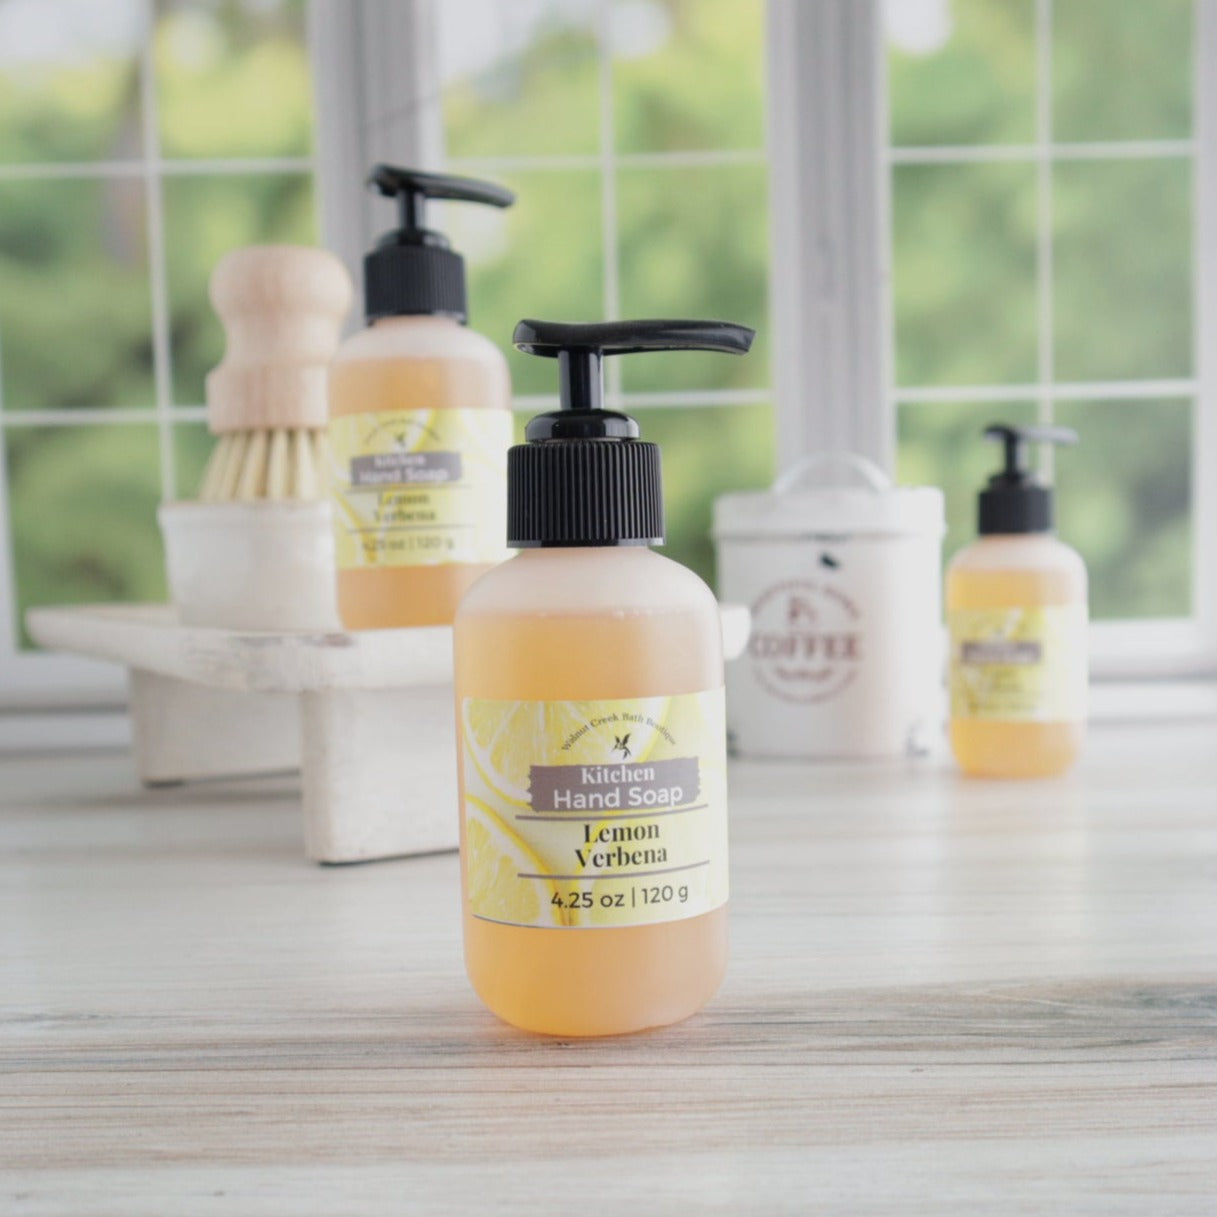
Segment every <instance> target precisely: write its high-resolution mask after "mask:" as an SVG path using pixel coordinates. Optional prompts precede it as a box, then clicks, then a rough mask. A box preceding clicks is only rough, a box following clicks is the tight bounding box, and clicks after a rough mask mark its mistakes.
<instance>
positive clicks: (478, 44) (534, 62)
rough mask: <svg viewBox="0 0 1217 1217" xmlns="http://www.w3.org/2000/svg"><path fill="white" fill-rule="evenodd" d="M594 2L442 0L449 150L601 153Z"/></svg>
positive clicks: (461, 154) (440, 16) (521, 153)
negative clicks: (453, 0) (449, 0)
mask: <svg viewBox="0 0 1217 1217" xmlns="http://www.w3.org/2000/svg"><path fill="white" fill-rule="evenodd" d="M598 8H599V4H598V0H534V2H533V3H529V4H503V3H502V2H501V0H462V2H461V3H459V4H453V3H446V4H442V5H437V6H436V11H437V15H438V19H439V31H440V64H441V72H442V76H443V80H444V82H445V87H444V132H445V137H446V143H447V149H448V154H449V155H450V156H453V157H476V156H525V155H527V156H552V155H557V154H564V155H571V154H577V153H595V152H597V151H598V150H599V147H600V51H599V43H598V40H597V22H598Z"/></svg>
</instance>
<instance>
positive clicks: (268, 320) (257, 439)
mask: <svg viewBox="0 0 1217 1217" xmlns="http://www.w3.org/2000/svg"><path fill="white" fill-rule="evenodd" d="M211 302H212V304H213V306H214V307H215V310H216V312H217V313H218V314H219V316H220V319H221V320H222V321H223V323H224V330H225V333H226V336H227V348H226V350H225V352H224V359H223V361H222V362H221V363H220V365H219V366H218V367H216V368H215V369H214V370H213V371H212V372H211V373H210V374H209V375H208V377H207V414H208V424H209V426H210V428H211V430H212V432H213V433H214V434H215V435H216V436H217V437H218V442H217V444H216V447H215V450H214V451H213V452H212V454H211V459H210V460H209V461H208V463H207V468H206V470H205V471H204V473H203V482H202V488H201V490H200V493H199V498H200V499H202V500H203V501H204V502H207V503H213V502H231V501H238V502H249V501H251V500H256V499H324V498H325V497H326V494H327V489H328V488H327V486H326V474H325V470H326V464H327V462H326V450H325V445H326V439H325V434H326V423H327V409H326V377H327V370H328V367H329V362H330V360H331V358H332V357H333V355H334V351H335V350H336V349H337V346H338V340H339V330H340V328H341V325H342V321H343V318H344V317H345V316H346V315H347V312H348V311H349V310H350V307H351V281H350V278H349V277H348V275H347V273H346V270H345V268H344V267H343V265H342V263H341V262H339V261H338V259H337V258H335V257H334V256H333V255H332V254H329V253H326V252H325V251H324V250H320V249H306V248H303V247H297V246H291V245H255V246H251V247H249V248H247V249H238V250H234V251H233V252H232V253H230V254H228V255H227V256H226V257H225V258H223V259H222V260H221V261H220V262H219V264H218V265H217V266H216V268H215V271H214V272H213V273H212V276H211Z"/></svg>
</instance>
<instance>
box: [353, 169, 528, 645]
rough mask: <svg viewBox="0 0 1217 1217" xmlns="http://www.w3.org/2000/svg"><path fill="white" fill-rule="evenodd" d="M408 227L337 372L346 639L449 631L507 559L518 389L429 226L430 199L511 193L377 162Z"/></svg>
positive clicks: (375, 266)
mask: <svg viewBox="0 0 1217 1217" xmlns="http://www.w3.org/2000/svg"><path fill="white" fill-rule="evenodd" d="M370 180H371V184H372V185H374V186H375V187H376V188H377V189H378V190H379V191H380V192H381V194H384V195H387V196H390V197H395V198H396V199H397V202H398V207H399V212H400V217H399V227H398V228H396V229H395V230H394V231H392V232H389V233H387V234H386V235H385V236H384V237H382V238H381V239H380V241H379V242H378V243H377V245H376V248H375V249H373V250H372V251H371V252H370V253H369V254H368V256H367V257H366V258H365V259H364V294H365V299H366V305H367V318H368V328H367V329H365V330H363V331H362V332H360V333H358V334H356V335H354V336H353V337H351V338H349V339H348V340H347V341H346V342H345V343H344V344H343V345H342V347H341V348H340V349H339V351H338V354H337V356H336V357H335V360H334V363H333V365H332V367H331V370H330V394H329V404H330V432H329V439H330V453H331V478H330V497H331V501H332V503H333V509H334V539H335V546H336V551H337V553H336V557H337V566H338V611H339V615H340V616H341V618H342V623H343V625H345V626H346V627H347V628H348V629H355V630H358V629H378V628H385V627H392V626H412V625H445V624H448V623H450V622H451V621H452V617H453V614H454V613H455V612H456V606H457V603H458V602H459V601H460V598H461V595H462V594H463V593H464V591H465V588H467V587H468V586H469V584H470V583H472V582H473V580H474V579H476V578H477V577H478V575H480V574H481V573H482V572H483V571H485V570H487V569H489V567H491V566H493V565H494V564H495V563H496V562H500V561H502V560H503V559H504V558H505V557H507V550H506V548H505V546H504V544H503V536H504V502H505V492H504V477H505V468H506V458H507V449H508V447H509V446H510V444H511V427H512V424H511V383H510V378H509V375H508V371H507V361H506V360H505V359H504V357H503V353H502V352H501V351H500V350H499V349H498V347H497V346H495V345H494V343H493V342H491V341H490V340H489V339H488V338H484V337H482V335H480V334H476V333H474V332H473V331H472V330H469V329H466V328H465V318H466V312H467V310H466V305H465V264H464V261H463V259H462V258H461V257H460V255H459V254H457V253H455V252H454V251H453V250H451V249H450V248H449V246H448V241H447V239H446V238H445V237H444V236H443V235H442V234H440V233H438V232H434V231H432V230H430V229H428V228H426V227H425V226H424V223H423V220H424V215H423V209H424V206H425V201H426V200H427V199H456V200H461V201H464V202H469V203H486V204H489V205H490V206H493V207H507V206H509V205H510V204H511V203H512V202H513V201H514V198H515V196H514V195H513V194H512V193H511V192H510V191H509V190H505V189H503V188H502V187H501V186H495V185H492V184H491V183H489V182H477V181H472V180H470V179H468V178H459V177H447V176H442V175H439V174H433V173H420V172H416V171H413V170H408V169H395V168H393V167H392V166H389V165H377V166H376V168H375V169H374V170H373V171H372V177H371V179H370Z"/></svg>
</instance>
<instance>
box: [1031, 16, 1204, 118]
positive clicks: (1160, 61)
mask: <svg viewBox="0 0 1217 1217" xmlns="http://www.w3.org/2000/svg"><path fill="white" fill-rule="evenodd" d="M1193 21H1194V15H1193V12H1192V4H1191V0H1102V2H1101V3H1100V2H1099V0H1054V2H1053V5H1052V92H1053V120H1052V121H1053V134H1054V136H1055V138H1056V139H1057V140H1060V141H1064V142H1071V141H1085V140H1106V139H1186V138H1187V137H1188V136H1189V135H1190V134H1191V131H1192V31H1193Z"/></svg>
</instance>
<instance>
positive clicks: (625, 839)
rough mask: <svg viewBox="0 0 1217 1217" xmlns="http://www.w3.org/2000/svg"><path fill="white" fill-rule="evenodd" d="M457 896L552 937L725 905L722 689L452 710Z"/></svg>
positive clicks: (486, 915)
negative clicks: (459, 805)
mask: <svg viewBox="0 0 1217 1217" xmlns="http://www.w3.org/2000/svg"><path fill="white" fill-rule="evenodd" d="M461 742H462V752H463V756H464V760H463V768H464V787H465V793H464V811H463V814H464V818H465V836H464V856H463V858H462V864H463V865H464V868H465V879H466V898H467V899H468V901H469V904H470V908H471V911H472V913H473V915H474V916H475V917H479V918H482V919H484V920H486V921H496V922H501V923H503V924H506V925H518V926H543V927H546V928H554V929H592V928H597V927H605V926H630V925H653V924H655V923H657V922H661V921H679V920H681V919H683V918H685V917H697V916H699V915H700V914H702V913H708V912H710V911H711V910H712V909H716V908H719V907H720V906H721V905H723V904H725V903H726V900H727V755H726V730H725V721H724V699H723V690H722V689H721V688H718V689H711V690H708V691H706V692H704V693H684V694H680V695H678V696H675V697H638V698H626V699H613V700H606V701H490V700H485V699H481V698H471V697H467V698H465V699H464V701H463V702H462V703H461Z"/></svg>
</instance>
